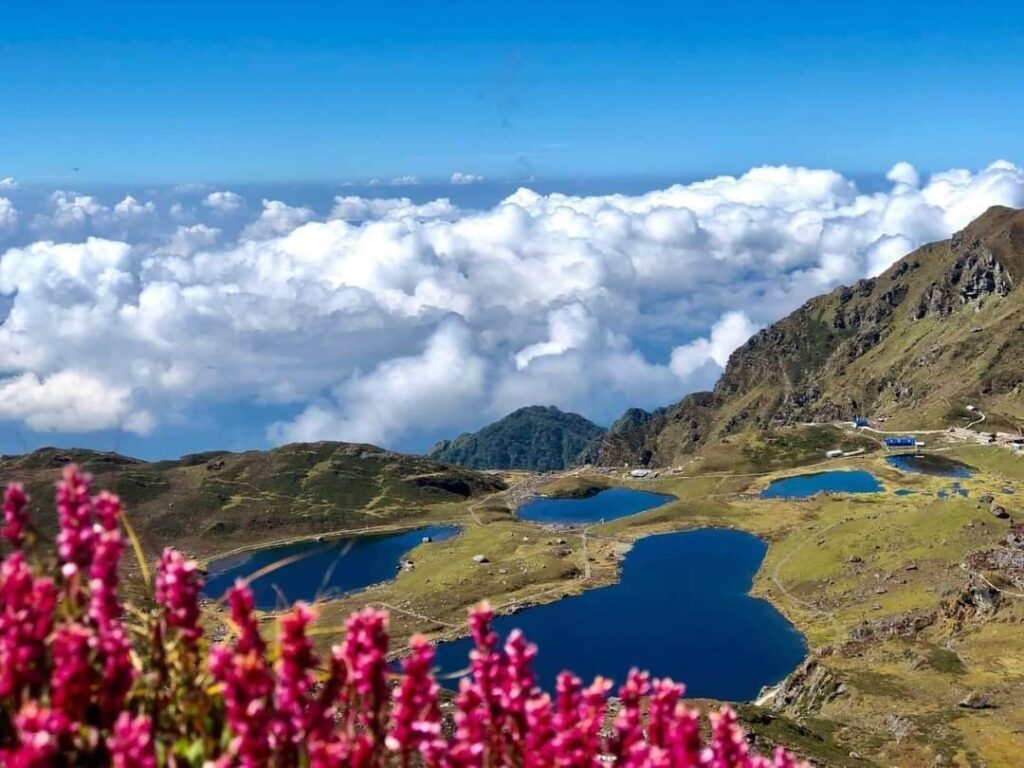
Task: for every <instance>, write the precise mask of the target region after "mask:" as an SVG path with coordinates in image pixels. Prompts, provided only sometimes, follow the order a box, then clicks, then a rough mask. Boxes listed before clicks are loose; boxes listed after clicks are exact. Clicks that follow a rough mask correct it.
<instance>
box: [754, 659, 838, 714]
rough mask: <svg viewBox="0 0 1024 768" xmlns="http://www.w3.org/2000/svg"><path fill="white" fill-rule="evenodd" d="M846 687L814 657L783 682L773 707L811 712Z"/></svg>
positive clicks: (778, 709) (801, 712) (815, 710)
mask: <svg viewBox="0 0 1024 768" xmlns="http://www.w3.org/2000/svg"><path fill="white" fill-rule="evenodd" d="M845 690H846V686H845V685H844V684H843V682H842V681H841V680H840V679H839V678H838V677H837V676H836V674H835V672H833V671H832V670H831V669H829V668H828V667H827V666H825V665H824V664H823V663H822V662H821V661H820V660H819V659H817V658H815V657H813V656H811V657H809V658H807V659H805V660H804V662H803V663H802V664H801V665H800V666H799V667H797V668H796V669H795V670H793V671H792V672H791V673H790V674H789V676H788V677H786V679H785V680H783V681H782V683H781V684H780V685H779V689H778V691H777V692H776V693H775V697H774V699H773V700H772V705H771V707H772V709H774V710H776V711H783V710H786V711H790V712H797V713H800V714H811V713H814V712H818V711H819V710H820V709H821V708H822V707H823V706H825V704H827V703H828V702H830V701H832V700H833V699H835V698H837V697H838V696H841V695H842V694H843V693H844V692H845Z"/></svg>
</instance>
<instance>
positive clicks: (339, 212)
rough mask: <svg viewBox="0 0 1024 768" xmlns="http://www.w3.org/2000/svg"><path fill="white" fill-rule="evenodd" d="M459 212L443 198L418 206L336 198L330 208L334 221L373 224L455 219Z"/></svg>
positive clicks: (400, 200) (402, 199) (401, 199)
mask: <svg viewBox="0 0 1024 768" xmlns="http://www.w3.org/2000/svg"><path fill="white" fill-rule="evenodd" d="M459 213H460V211H459V209H458V208H457V207H456V206H454V205H452V202H451V201H450V200H449V199H448V198H446V197H441V198H438V199H437V200H431V201H430V202H429V203H424V204H422V205H416V204H415V203H413V201H412V200H410V199H409V198H408V197H389V198H381V197H358V196H356V195H349V196H339V197H335V198H334V208H333V209H331V218H332V219H344V220H345V221H351V222H364V221H372V220H374V219H402V218H406V217H408V218H413V219H455V218H458V216H459Z"/></svg>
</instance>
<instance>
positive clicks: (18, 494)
mask: <svg viewBox="0 0 1024 768" xmlns="http://www.w3.org/2000/svg"><path fill="white" fill-rule="evenodd" d="M27 506H28V496H26V495H25V491H24V489H23V488H22V487H21V485H20V484H18V483H11V484H10V485H9V486H7V491H6V492H5V493H4V526H3V530H2V531H0V536H3V537H4V538H5V539H7V540H8V541H9V542H11V544H13V545H14V546H15V547H20V546H21V545H22V543H23V542H24V540H25V528H26V527H27V526H28V515H27V514H26V512H25V509H26V507H27Z"/></svg>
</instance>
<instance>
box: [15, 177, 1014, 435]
mask: <svg viewBox="0 0 1024 768" xmlns="http://www.w3.org/2000/svg"><path fill="white" fill-rule="evenodd" d="M887 179H888V183H887V185H886V187H885V188H884V189H883V190H881V191H877V192H871V193H867V192H863V191H860V190H859V189H858V187H857V185H856V184H855V183H854V182H853V181H852V180H850V179H849V178H846V177H844V176H843V175H841V174H839V173H837V172H835V171H832V170H818V169H807V168H795V167H760V168H754V169H751V170H750V171H748V172H747V173H745V174H743V175H741V176H738V177H734V176H720V177H716V178H711V179H707V180H704V181H699V182H695V183H690V184H680V185H674V186H670V187H668V188H665V189H658V190H655V191H651V192H648V193H645V194H638V195H600V196H580V197H575V196H568V195H562V194H545V195H541V194H537V193H535V192H533V191H531V190H530V189H527V188H522V189H518V190H517V191H515V192H514V193H512V194H510V195H509V196H507V197H506V198H505V199H503V200H501V202H500V203H498V204H497V205H494V206H492V207H487V208H485V209H475V210H470V209H464V208H460V207H459V206H457V205H455V204H453V203H452V202H451V201H450V200H449V199H446V198H443V197H441V198H438V199H434V200H429V201H425V202H423V201H421V202H413V201H412V200H411V199H409V198H408V197H404V196H394V197H383V196H382V197H367V196H358V195H344V194H342V195H338V196H337V197H336V198H335V199H334V202H333V208H332V210H330V212H329V213H328V212H321V213H319V214H318V213H317V212H315V211H314V210H313V209H312V208H309V207H304V206H301V205H293V204H289V202H288V201H284V200H270V199H263V200H259V199H250V198H248V197H246V196H244V195H242V194H238V193H237V192H234V191H231V190H228V189H216V188H209V187H202V186H199V185H185V186H182V187H179V188H176V189H175V190H172V191H171V192H170V193H168V192H166V191H165V192H162V193H160V194H153V195H152V196H150V197H147V196H146V195H145V194H138V193H136V194H130V195H126V196H124V197H119V199H113V198H111V199H110V200H106V201H104V200H101V196H99V195H93V194H79V193H76V192H74V191H70V190H57V191H52V192H47V194H46V195H45V196H43V197H41V198H39V199H38V200H36V202H35V203H33V204H32V205H29V206H28V207H25V208H24V209H23V206H22V204H21V199H22V197H26V198H27V195H28V192H27V191H26V190H25V189H23V188H22V187H20V186H19V184H18V182H17V181H16V180H14V179H10V178H4V179H0V421H6V422H17V423H20V424H23V425H24V426H25V427H27V428H28V429H30V430H33V431H36V432H77V433H81V432H89V431H92V430H110V429H120V430H125V431H127V432H132V433H136V434H148V433H152V432H154V430H157V431H158V430H159V429H160V428H161V426H162V425H163V424H165V423H166V422H167V421H168V419H171V418H177V419H181V418H182V417H183V416H184V417H187V414H188V413H189V410H190V409H191V408H194V407H197V406H200V405H209V404H211V403H235V404H245V403H249V404H279V405H280V404H283V405H288V406H290V407H291V408H292V410H291V412H292V413H294V414H295V415H294V417H291V418H286V419H284V420H279V421H274V422H273V423H269V424H267V425H266V435H267V439H268V440H269V441H271V442H274V443H280V442H288V441H297V440H318V439H337V440H350V441H368V442H374V443H380V444H384V445H396V444H401V443H402V441H403V440H404V439H406V438H407V437H408V435H410V434H412V433H422V434H428V433H434V434H437V433H455V432H458V431H460V430H463V429H472V428H477V427H479V426H481V425H482V424H483V423H486V422H487V421H489V420H491V419H493V418H495V417H499V416H501V415H503V414H505V413H507V412H508V411H510V410H512V409H514V408H516V407H519V406H522V405H527V404H533V403H545V404H547V403H552V404H555V405H558V406H561V407H563V408H567V409H572V410H577V411H580V412H582V413H584V414H585V415H588V416H590V417H592V418H595V419H597V420H599V421H608V420H610V419H611V418H613V417H614V416H615V415H616V414H617V413H618V412H619V411H621V410H622V409H623V408H624V407H625V406H627V405H634V404H638V405H644V406H652V405H657V404H667V403H669V402H672V401H674V400H677V399H678V398H679V397H681V396H682V395H683V394H685V393H686V392H689V391H692V390H694V389H697V388H704V387H707V386H709V385H710V384H711V383H712V382H713V380H714V378H715V377H716V376H717V374H718V373H719V372H720V371H721V368H722V366H723V365H724V364H725V363H726V360H727V359H728V356H729V354H730V352H732V351H733V350H734V349H735V348H736V347H737V346H739V345H740V344H742V343H743V341H745V340H746V339H747V338H749V336H750V335H751V334H752V333H754V332H755V331H756V330H757V329H758V328H759V327H762V326H764V325H765V324H767V323H770V322H771V321H773V320H775V319H778V318H779V317H781V316H783V315H785V314H786V313H787V312H789V311H790V310H792V309H794V308H795V307H797V306H798V305H800V304H801V303H803V302H804V301H805V300H806V299H808V298H809V297H811V296H813V295H816V294H819V293H821V292H823V291H827V290H830V289H831V288H833V287H835V286H837V285H840V284H843V283H849V282H851V281H854V280H857V279H858V278H861V277H866V276H871V275H876V274H878V273H880V272H881V271H883V270H884V269H885V268H886V267H887V266H888V265H890V264H891V263H892V262H893V261H895V260H896V259H898V258H899V257H900V256H902V255H903V254H904V253H906V252H908V251H909V250H911V249H913V248H915V247H916V246H918V245H921V244H923V243H925V242H929V241H933V240H938V239H942V238H945V237H947V236H949V235H950V234H951V233H952V232H954V231H956V230H957V229H959V228H961V227H963V226H964V225H965V224H967V223H968V222H969V221H970V220H971V219H973V218H974V217H976V216H977V215H979V214H980V213H982V212H983V211H984V210H985V209H986V208H988V207H989V206H991V205H996V204H1002V205H1009V206H1024V168H1021V167H1017V166H1015V165H1013V164H1011V163H1008V162H996V163H993V164H992V165H990V166H988V167H987V168H984V169H982V170H980V171H968V170H950V171H945V172H941V173H935V174H932V175H930V176H928V177H927V178H921V177H920V176H919V174H918V172H917V171H915V169H914V168H913V167H911V166H910V165H908V164H906V163H900V164H897V165H896V166H894V167H893V168H892V169H891V170H890V171H889V173H888V175H887ZM477 180H478V179H477V177H474V176H472V175H471V174H456V175H455V176H454V177H453V179H452V184H453V185H460V186H461V185H465V184H472V183H474V182H475V181H477ZM29 208H31V210H29Z"/></svg>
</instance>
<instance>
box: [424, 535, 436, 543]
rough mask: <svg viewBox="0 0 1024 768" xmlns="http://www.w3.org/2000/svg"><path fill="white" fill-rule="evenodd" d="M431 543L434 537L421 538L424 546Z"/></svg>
mask: <svg viewBox="0 0 1024 768" xmlns="http://www.w3.org/2000/svg"><path fill="white" fill-rule="evenodd" d="M433 541H434V537H433V536H424V537H423V543H424V544H431V543H433Z"/></svg>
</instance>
